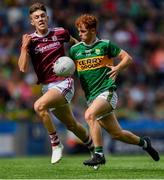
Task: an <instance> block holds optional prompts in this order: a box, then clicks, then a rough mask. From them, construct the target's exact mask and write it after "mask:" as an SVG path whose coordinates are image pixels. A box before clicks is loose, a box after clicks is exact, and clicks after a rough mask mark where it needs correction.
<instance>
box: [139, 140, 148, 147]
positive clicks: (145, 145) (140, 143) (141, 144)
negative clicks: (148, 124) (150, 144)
mask: <svg viewBox="0 0 164 180" xmlns="http://www.w3.org/2000/svg"><path fill="white" fill-rule="evenodd" d="M138 145H139V146H142V147H144V148H146V147H147V143H146V141H145V140H144V139H143V138H140V142H139V144H138Z"/></svg>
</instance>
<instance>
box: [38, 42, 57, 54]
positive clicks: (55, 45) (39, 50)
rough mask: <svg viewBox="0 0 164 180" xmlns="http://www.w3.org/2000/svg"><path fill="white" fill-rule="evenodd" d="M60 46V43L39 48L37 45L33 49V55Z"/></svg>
mask: <svg viewBox="0 0 164 180" xmlns="http://www.w3.org/2000/svg"><path fill="white" fill-rule="evenodd" d="M59 45H60V42H54V43H52V44H48V45H46V46H43V47H40V46H39V45H38V46H37V47H36V48H35V54H38V53H44V52H46V51H48V50H50V49H53V48H56V47H57V46H59Z"/></svg>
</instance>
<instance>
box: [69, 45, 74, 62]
mask: <svg viewBox="0 0 164 180" xmlns="http://www.w3.org/2000/svg"><path fill="white" fill-rule="evenodd" d="M69 57H70V58H71V59H72V60H74V57H73V48H72V47H71V48H70V49H69Z"/></svg>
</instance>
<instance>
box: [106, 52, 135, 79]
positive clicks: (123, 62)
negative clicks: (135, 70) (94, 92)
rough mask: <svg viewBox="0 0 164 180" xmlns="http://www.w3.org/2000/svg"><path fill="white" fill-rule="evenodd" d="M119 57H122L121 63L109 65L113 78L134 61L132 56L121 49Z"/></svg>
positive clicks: (110, 75)
mask: <svg viewBox="0 0 164 180" xmlns="http://www.w3.org/2000/svg"><path fill="white" fill-rule="evenodd" d="M117 57H118V58H119V59H120V63H118V64H117V65H116V66H109V65H107V67H109V68H110V69H111V71H109V73H108V75H109V77H110V78H112V79H113V80H115V79H116V77H117V75H118V73H119V72H120V71H122V70H123V69H125V68H126V67H128V66H129V65H130V64H131V63H132V62H133V60H132V57H131V56H130V55H129V54H128V53H127V52H126V51H124V50H121V51H120V53H119V54H118V56H117Z"/></svg>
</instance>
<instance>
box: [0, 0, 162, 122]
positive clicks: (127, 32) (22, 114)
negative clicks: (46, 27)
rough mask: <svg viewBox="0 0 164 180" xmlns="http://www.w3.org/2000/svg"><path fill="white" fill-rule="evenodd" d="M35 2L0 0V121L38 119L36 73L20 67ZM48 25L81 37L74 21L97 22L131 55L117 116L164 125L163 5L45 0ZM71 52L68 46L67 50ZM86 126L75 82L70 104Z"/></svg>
mask: <svg viewBox="0 0 164 180" xmlns="http://www.w3.org/2000/svg"><path fill="white" fill-rule="evenodd" d="M33 2H36V1H32V0H0V69H1V70H0V119H11V120H21V121H22V120H31V121H35V120H38V119H37V118H38V117H37V116H36V114H35V112H34V111H33V102H34V101H35V100H36V99H37V98H38V97H39V96H40V93H41V92H40V87H39V86H37V85H36V84H35V83H36V77H35V74H34V72H33V69H32V68H30V70H29V72H28V73H27V74H23V73H20V72H19V70H18V66H17V61H18V56H19V53H20V47H21V36H22V34H24V33H30V32H33V29H32V27H31V24H30V22H29V17H28V8H29V6H30V5H31V4H32V3H33ZM38 2H44V3H45V4H46V6H47V8H48V15H49V17H50V26H52V27H53V26H60V27H64V28H67V29H68V30H69V31H70V33H71V34H72V35H73V36H74V37H76V38H78V34H77V31H76V29H75V26H74V21H75V18H76V17H77V16H79V15H80V14H82V13H92V14H94V15H96V16H97V17H98V19H99V29H98V36H99V37H101V38H103V39H110V40H111V41H113V42H114V43H116V44H117V45H118V46H120V47H122V48H123V49H124V50H127V51H128V52H129V53H130V54H131V56H132V57H133V59H134V63H133V65H131V67H129V68H128V69H127V70H126V71H124V72H122V73H121V74H120V75H119V76H118V78H117V85H118V89H117V92H118V95H119V103H118V108H117V111H116V113H117V116H118V118H119V119H125V120H142V119H154V120H164V21H163V19H164V1H163V0H90V1H88V0H83V1H80V0H54V1H51V0H44V1H39V0H38ZM66 48H67V49H68V48H69V47H68V46H66ZM72 107H73V110H74V114H75V116H76V117H77V118H78V119H79V120H80V121H83V120H84V119H83V115H84V114H83V113H84V110H85V108H86V101H85V98H84V95H83V92H82V90H81V89H80V84H79V82H78V81H76V94H75V97H74V99H73V102H72Z"/></svg>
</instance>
